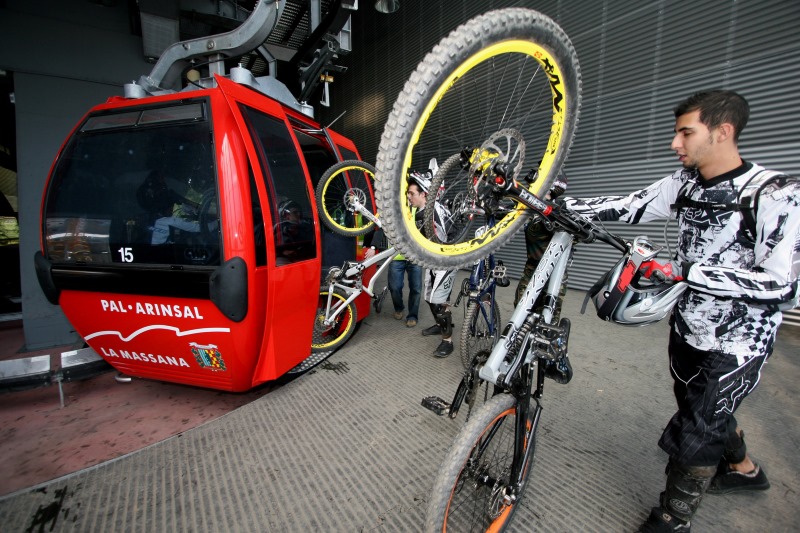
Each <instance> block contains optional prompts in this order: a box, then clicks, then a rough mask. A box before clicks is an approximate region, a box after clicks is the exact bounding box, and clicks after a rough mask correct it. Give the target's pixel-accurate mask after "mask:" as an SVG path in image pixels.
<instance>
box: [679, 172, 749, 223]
mask: <svg viewBox="0 0 800 533" xmlns="http://www.w3.org/2000/svg"><path fill="white" fill-rule="evenodd" d="M689 184H690V182H689V181H687V182H686V183H684V184H683V185H682V186H681V188H680V189H679V190H678V195H677V197H676V199H675V203H674V204H672V205H670V208H672V209H673V210H675V211H676V213H675V217H676V218H677V217H678V216H679V215H680V212H681V209H686V208H687V207H691V208H694V209H702V210H703V211H712V210H715V209H728V210H730V211H739V203H730V202H728V203H718V202H717V203H715V202H701V201H699V200H693V199H691V198H689V196H688V189H689Z"/></svg>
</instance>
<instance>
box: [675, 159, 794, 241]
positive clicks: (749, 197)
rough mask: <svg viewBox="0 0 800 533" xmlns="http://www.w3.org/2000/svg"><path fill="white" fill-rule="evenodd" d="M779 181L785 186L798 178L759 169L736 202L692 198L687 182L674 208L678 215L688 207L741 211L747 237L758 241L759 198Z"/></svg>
mask: <svg viewBox="0 0 800 533" xmlns="http://www.w3.org/2000/svg"><path fill="white" fill-rule="evenodd" d="M776 181H777V182H778V186H779V187H784V186H785V185H786V184H787V183H789V182H790V181H797V178H795V177H794V176H790V175H788V174H781V173H780V172H776V171H774V170H759V171H758V172H756V173H755V174H753V175H752V176H751V177H750V179H749V180H747V183H745V184H744V187H742V188H741V189H740V190H739V194H738V196H737V198H736V199H737V201H736V202H735V203H730V202H728V203H714V202H700V201H698V200H692V199H691V198H689V197H688V196H687V189H688V188H689V187H688V184H689V182H686V183H685V184H684V185H683V186H682V187H681V189H680V190H679V191H678V197H677V199H676V200H675V203H674V204H672V205H671V207H672V209H674V210H676V211H677V214H676V217H677V216H678V215H680V210H681V209H685V208H687V207H690V208H695V209H702V210H704V211H712V210H715V209H726V210H728V211H734V212H740V213H741V214H742V226H743V227H744V229H745V232H746V235H747V237H748V238H749V239H750V241H751V242H755V241H756V210H757V209H758V199H759V195H760V194H761V191H762V189H764V187H766V186H767V185H769V184H770V183H773V182H776Z"/></svg>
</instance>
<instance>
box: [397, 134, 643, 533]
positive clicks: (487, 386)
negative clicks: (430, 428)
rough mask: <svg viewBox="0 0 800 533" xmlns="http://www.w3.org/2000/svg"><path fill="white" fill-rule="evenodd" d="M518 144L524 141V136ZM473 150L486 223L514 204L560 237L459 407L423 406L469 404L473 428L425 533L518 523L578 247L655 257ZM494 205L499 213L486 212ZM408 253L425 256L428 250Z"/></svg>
mask: <svg viewBox="0 0 800 533" xmlns="http://www.w3.org/2000/svg"><path fill="white" fill-rule="evenodd" d="M518 141H519V142H520V143H523V141H522V140H521V138H519V137H518ZM467 152H468V153H469V154H471V155H470V159H468V160H467V161H466V167H467V168H469V169H470V171H471V172H473V173H474V174H473V177H474V178H475V177H477V178H476V179H478V180H479V181H482V182H486V183H490V184H491V186H490V187H487V188H485V189H483V190H484V192H483V193H482V195H478V196H477V200H478V201H479V203H480V205H484V206H486V209H487V211H486V214H487V216H489V217H492V216H495V215H500V216H508V213H504V211H503V210H504V208H502V207H501V206H502V205H503V203H502V202H500V201H498V200H499V199H501V198H502V197H508V198H513V199H514V200H515V202H516V203H517V204H521V205H522V206H524V207H525V208H526V209H528V210H534V211H536V212H538V213H539V215H540V216H541V217H543V222H544V223H545V224H546V225H547V227H548V229H551V230H553V237H552V239H551V241H550V244H549V245H548V247H547V249H546V250H545V253H544V255H543V257H542V259H541V261H540V262H539V265H538V266H537V268H536V270H535V272H534V274H533V276H532V278H531V280H530V282H529V283H528V285H527V286H526V288H525V292H524V294H523V296H522V298H521V299H520V301H519V303H518V305H517V306H516V308H515V309H514V311H513V313H512V315H511V318H510V320H509V322H508V323H507V325H506V326H505V328H504V329H503V333H502V335H501V337H500V339H499V341H498V342H497V343H495V344H494V346H493V347H492V348H491V349H490V350H488V349H486V350H480V351H478V352H477V353H475V355H474V356H473V358H472V360H471V361H470V363H469V368H468V369H467V370H466V371H465V374H464V377H463V378H462V380H461V382H460V383H459V385H458V387H457V389H456V393H455V394H454V397H453V400H452V401H451V402H446V401H445V400H443V399H441V398H438V397H428V398H425V399H423V402H422V403H423V405H424V406H425V407H426V408H428V409H430V410H432V411H434V412H436V413H437V414H439V415H447V416H449V417H450V418H455V417H456V416H457V414H458V412H459V410H460V408H461V407H462V405H463V404H464V403H466V404H467V405H468V406H469V413H468V418H467V421H466V423H465V424H464V426H463V428H462V429H461V431H460V432H459V434H458V436H457V437H456V440H455V441H454V442H453V444H452V446H451V447H450V450H449V451H448V453H447V455H446V457H445V459H444V461H443V462H442V465H441V467H440V469H439V471H438V474H437V476H436V481H435V483H434V486H433V489H432V491H431V496H430V500H429V505H428V509H427V515H426V522H425V530H426V531H444V530H447V531H461V530H466V531H498V530H503V529H504V528H505V527H507V526H508V524H509V523H510V522H511V520H512V518H513V515H514V512H515V511H516V509H517V507H518V505H519V503H520V501H521V498H522V497H523V494H524V492H525V489H526V487H527V484H528V478H529V475H530V471H531V468H532V465H533V461H534V457H535V449H536V437H537V429H538V426H539V421H540V417H541V413H542V404H541V400H542V397H543V393H544V383H545V376H546V368H547V365H548V363H550V362H552V361H559V360H563V358H565V357H566V356H567V352H568V343H569V333H570V321H569V319H568V318H560V320H558V321H557V322H556V318H555V317H559V316H560V314H561V310H560V303H559V294H560V293H561V289H562V285H563V284H564V283H565V282H566V273H567V269H568V267H569V265H570V264H571V260H572V254H573V250H574V246H575V244H577V243H588V242H594V241H600V242H604V243H606V244H609V245H610V246H612V247H614V248H616V249H617V250H619V251H620V252H622V253H623V260H624V261H625V265H626V267H627V266H628V265H629V264H631V265H635V266H636V267H638V265H639V264H641V262H642V261H644V260H648V259H650V258H652V257H653V256H654V255H655V254H656V253H657V251H658V248H657V247H655V246H653V245H651V244H650V243H649V242H647V241H646V239H644V238H637V240H635V241H634V242H633V243H628V242H626V241H625V240H623V239H621V238H619V237H617V236H615V235H613V234H611V233H609V232H608V231H606V230H605V229H604V228H602V227H600V226H597V225H595V224H593V223H591V222H589V221H587V220H586V219H584V218H583V217H582V216H581V215H578V214H577V213H575V212H573V211H571V210H570V209H568V208H566V207H564V206H561V205H559V204H555V203H551V202H548V201H545V200H541V199H539V198H538V197H536V196H534V195H532V194H530V192H528V191H527V190H526V189H525V188H524V187H523V186H521V185H520V184H519V183H518V182H516V181H515V180H514V179H513V177H512V176H511V174H510V172H509V168H510V167H509V165H507V164H506V162H505V161H504V160H503V159H502V158H501V156H502V155H503V154H501V153H499V152H497V153H495V157H494V160H493V162H492V163H491V164H490V165H488V166H486V167H485V168H483V169H482V168H481V167H476V166H475V165H474V163H475V162H476V161H484V160H485V158H486V157H487V152H486V150H485V149H476V150H468V151H467ZM491 206H496V207H495V209H497V211H496V212H491V211H489V209H490V208H491ZM528 212H530V211H528ZM472 242H473V244H472V245H473V246H475V247H478V248H480V246H481V245H484V246H486V244H485V243H483V242H482V241H481V240H480V237H476V238H474V239H472ZM439 244H443V243H439ZM405 245H406V246H408V247H409V248H413V249H422V248H424V246H426V245H427V243H420V242H417V241H409V242H406V243H405ZM633 272H635V270H633ZM540 296H542V297H541V298H540ZM484 402H485V403H484Z"/></svg>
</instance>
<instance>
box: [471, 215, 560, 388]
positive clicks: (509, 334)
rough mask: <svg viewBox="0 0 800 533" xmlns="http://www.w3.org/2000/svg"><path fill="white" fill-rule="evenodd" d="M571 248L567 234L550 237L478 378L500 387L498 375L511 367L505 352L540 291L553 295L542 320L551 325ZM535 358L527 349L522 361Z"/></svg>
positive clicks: (533, 332) (531, 309)
mask: <svg viewBox="0 0 800 533" xmlns="http://www.w3.org/2000/svg"><path fill="white" fill-rule="evenodd" d="M572 246H573V238H572V235H570V234H569V233H567V232H566V231H563V230H557V231H556V232H555V233H554V234H553V238H552V239H550V244H548V246H547V249H546V250H545V252H544V255H543V256H542V259H541V260H540V261H539V265H538V266H537V267H536V271H535V272H534V273H533V276H532V277H531V280H530V281H529V282H528V285H527V287H526V288H525V294H524V295H523V296H522V299H521V300H520V301H519V303H518V304H517V307H516V308H515V309H514V312H513V313H512V314H511V318H510V319H509V321H508V325H507V326H506V328H505V329H504V330H503V331H504V333H503V335H502V336H501V337H500V340H499V341H498V342H497V344H495V345H494V348H492V353H491V355H489V359H488V360H487V361H486V364H485V365H483V367H481V369H480V372H479V376H480V378H481V379H483V380H486V381H488V382H490V383H494V384H499V382H498V380H499V379H500V378H501V376H505V375H506V373H507V371H508V369H509V367H510V362H507V361H505V358H506V355H507V354H508V350H509V348H510V347H511V345H512V343H513V342H514V340H515V339H516V337H517V332H518V331H519V330H520V328H521V327H522V324H523V323H524V322H525V319H526V318H527V317H528V315H530V314H531V313H532V312H533V306H534V304H535V303H536V300H537V298H538V297H539V294H540V293H541V292H542V291H543V290H546V294H547V295H548V296H552V298H546V302H545V306H544V309H543V311H542V318H543V319H544V321H545V322H546V323H548V324H550V323H551V322H552V320H553V314H554V312H555V308H554V302H556V301H557V298H558V294H559V292H560V291H561V283H562V282H563V281H564V275H565V274H566V272H567V267H568V266H569V262H570V258H571V257H572ZM533 334H535V331H531V333H530V334H529V335H533ZM526 344H527V343H526ZM525 349H526V346H525V345H523V346H521V347H520V350H521V351H522V350H525ZM534 355H535V351H534V350H528V353H527V354H526V360H525V361H524V362H525V363H528V362H530V360H531V359H532V358H533V357H534Z"/></svg>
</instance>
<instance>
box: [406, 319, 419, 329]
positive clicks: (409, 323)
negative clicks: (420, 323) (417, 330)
mask: <svg viewBox="0 0 800 533" xmlns="http://www.w3.org/2000/svg"><path fill="white" fill-rule="evenodd" d="M416 325H417V319H416V318H409V319H408V320H406V327H407V328H413V327H414V326H416Z"/></svg>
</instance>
